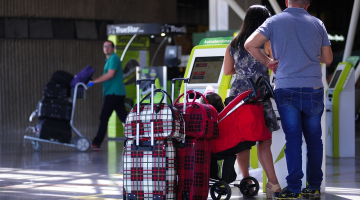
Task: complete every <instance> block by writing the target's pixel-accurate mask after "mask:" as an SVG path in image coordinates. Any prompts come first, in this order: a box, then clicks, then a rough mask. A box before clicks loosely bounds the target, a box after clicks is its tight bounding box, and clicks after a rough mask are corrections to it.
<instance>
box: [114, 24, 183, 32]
mask: <svg viewBox="0 0 360 200" xmlns="http://www.w3.org/2000/svg"><path fill="white" fill-rule="evenodd" d="M161 33H165V34H170V35H173V34H185V33H186V27H185V26H179V25H171V24H158V23H138V24H111V25H108V26H107V34H108V35H134V34H137V35H160V34H161Z"/></svg>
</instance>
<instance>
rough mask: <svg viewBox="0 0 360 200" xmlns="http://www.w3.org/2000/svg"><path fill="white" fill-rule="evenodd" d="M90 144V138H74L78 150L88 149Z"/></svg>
mask: <svg viewBox="0 0 360 200" xmlns="http://www.w3.org/2000/svg"><path fill="white" fill-rule="evenodd" d="M90 144H91V142H90V140H89V139H88V138H86V137H79V138H77V139H76V140H75V146H76V148H77V149H78V150H79V151H87V150H89V148H90Z"/></svg>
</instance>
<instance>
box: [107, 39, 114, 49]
mask: <svg viewBox="0 0 360 200" xmlns="http://www.w3.org/2000/svg"><path fill="white" fill-rule="evenodd" d="M105 42H110V43H111V46H112V47H115V45H114V43H113V42H112V41H110V40H106V41H105ZM105 42H104V43H105Z"/></svg>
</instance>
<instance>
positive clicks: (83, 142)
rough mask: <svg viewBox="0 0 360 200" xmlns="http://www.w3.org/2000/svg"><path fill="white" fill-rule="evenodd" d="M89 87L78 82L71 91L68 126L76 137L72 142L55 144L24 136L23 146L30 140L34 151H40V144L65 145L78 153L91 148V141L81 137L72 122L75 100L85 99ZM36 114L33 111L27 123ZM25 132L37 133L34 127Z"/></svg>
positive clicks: (54, 142) (55, 142)
mask: <svg viewBox="0 0 360 200" xmlns="http://www.w3.org/2000/svg"><path fill="white" fill-rule="evenodd" d="M91 86H92V84H91V85H90V84H89V85H88V86H87V85H85V84H84V83H81V82H79V83H77V84H76V85H75V87H74V88H73V89H72V90H71V96H72V97H71V100H70V101H71V102H72V111H71V119H70V126H71V129H72V130H73V131H74V132H75V133H76V134H77V137H76V138H75V139H74V140H73V141H72V143H62V142H57V141H52V140H47V139H41V138H38V137H31V136H27V135H24V146H25V143H26V140H30V141H31V143H32V147H33V149H34V150H35V151H40V150H41V148H42V146H41V143H40V142H47V143H51V144H59V145H65V146H69V147H74V148H77V149H78V150H79V151H87V150H88V149H89V148H90V146H91V140H90V139H89V138H87V137H85V136H83V135H82V134H81V133H80V132H79V131H78V130H77V129H76V128H75V126H74V124H73V122H74V113H75V105H76V99H85V96H86V95H85V91H86V90H87V89H88V88H89V87H91ZM38 112H39V111H38V110H35V111H34V112H32V113H31V115H30V117H29V121H32V119H33V117H34V116H35V115H37V113H38ZM26 130H31V131H32V132H33V133H34V134H36V131H37V130H36V127H28V128H27V129H26Z"/></svg>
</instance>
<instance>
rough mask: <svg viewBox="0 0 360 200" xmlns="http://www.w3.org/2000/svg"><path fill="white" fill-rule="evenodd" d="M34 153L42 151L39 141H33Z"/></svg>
mask: <svg viewBox="0 0 360 200" xmlns="http://www.w3.org/2000/svg"><path fill="white" fill-rule="evenodd" d="M31 143H32V147H33V149H34V151H40V150H41V148H42V146H41V144H40V142H38V141H31Z"/></svg>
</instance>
